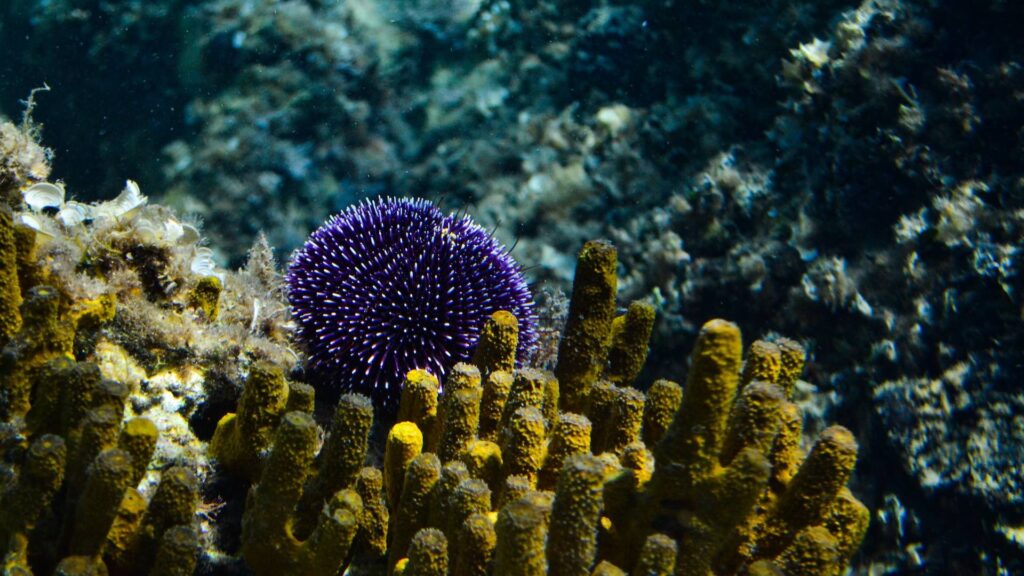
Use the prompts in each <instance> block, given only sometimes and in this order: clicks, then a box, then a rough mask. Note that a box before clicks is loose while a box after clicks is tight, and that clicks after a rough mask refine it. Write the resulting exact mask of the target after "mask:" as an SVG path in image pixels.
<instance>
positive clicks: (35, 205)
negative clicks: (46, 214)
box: [21, 182, 64, 212]
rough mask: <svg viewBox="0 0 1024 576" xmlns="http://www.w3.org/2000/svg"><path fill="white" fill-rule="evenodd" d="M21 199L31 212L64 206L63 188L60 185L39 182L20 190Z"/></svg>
mask: <svg viewBox="0 0 1024 576" xmlns="http://www.w3.org/2000/svg"><path fill="white" fill-rule="evenodd" d="M21 197H22V198H24V199H25V204H28V207H29V208H31V209H32V211H33V212H42V211H43V210H45V209H47V208H60V207H61V206H63V205H64V187H63V186H62V185H60V184H51V183H49V182H39V183H37V184H33V185H31V186H29V187H28V188H26V189H24V190H22V192H21Z"/></svg>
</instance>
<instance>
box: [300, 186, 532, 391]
mask: <svg viewBox="0 0 1024 576" xmlns="http://www.w3.org/2000/svg"><path fill="white" fill-rule="evenodd" d="M287 280H288V299H289V301H290V302H291V306H292V312H293V314H294V316H295V319H296V320H297V321H298V323H299V327H300V328H299V333H300V336H301V338H302V340H303V341H304V342H305V344H306V346H307V347H308V352H309V357H310V367H311V368H312V370H313V372H314V373H315V374H316V375H317V376H318V377H323V378H325V379H326V380H327V383H326V384H325V385H324V386H325V387H327V388H333V389H335V390H345V391H356V392H362V393H366V394H369V395H371V396H372V397H373V398H374V399H375V400H377V401H378V402H380V403H382V404H385V405H389V406H393V405H395V403H396V402H397V399H398V393H399V389H400V387H401V384H402V381H403V380H404V379H405V375H406V374H407V373H408V372H409V371H410V370H413V369H416V368H422V369H425V370H429V371H430V372H431V373H432V374H434V375H436V376H438V377H439V378H441V379H442V380H443V378H444V375H445V374H447V373H448V371H449V370H450V369H451V367H452V366H453V365H454V364H455V363H456V362H460V361H468V360H469V359H470V354H471V353H472V351H473V349H474V348H475V347H476V343H477V340H478V339H479V337H480V330H481V329H482V328H483V325H484V321H485V320H487V318H488V317H490V315H491V314H493V313H494V312H497V311H499V310H506V311H509V312H511V313H512V314H513V315H515V317H516V318H518V319H519V335H520V337H519V348H518V353H517V355H518V357H519V358H522V357H523V356H524V355H525V353H526V352H527V351H528V350H529V349H530V347H531V346H532V345H533V343H534V341H535V340H536V336H535V332H536V328H535V326H536V315H535V313H534V311H533V298H532V296H531V295H530V291H529V288H528V287H527V285H526V280H525V279H524V278H523V275H522V271H521V269H520V266H519V264H517V263H516V261H515V260H514V259H513V258H512V256H511V255H510V254H509V252H508V250H506V249H505V247H504V246H502V245H501V244H500V243H499V242H498V241H497V240H496V239H495V238H494V237H493V236H491V235H490V234H488V233H487V231H486V230H484V229H483V228H481V227H480V226H478V225H477V224H476V223H474V222H473V220H472V219H471V218H470V217H468V216H463V217H461V218H458V217H455V216H453V215H448V216H445V215H443V214H442V213H441V211H440V210H438V209H437V208H436V207H435V206H434V205H433V204H431V203H430V202H428V201H426V200H414V199H393V198H382V199H377V200H373V201H368V202H363V203H361V204H359V205H357V206H355V207H352V208H350V209H348V210H346V211H345V212H342V213H341V214H339V215H337V216H335V217H333V218H331V219H330V220H329V221H328V222H327V223H326V224H324V225H323V226H322V227H321V228H320V229H319V230H317V231H316V232H314V233H313V235H312V236H311V237H310V238H309V240H308V241H307V242H306V244H305V246H303V247H302V249H301V250H299V252H298V253H297V254H296V255H295V257H294V259H293V260H292V263H291V266H290V268H289V271H288V276H287Z"/></svg>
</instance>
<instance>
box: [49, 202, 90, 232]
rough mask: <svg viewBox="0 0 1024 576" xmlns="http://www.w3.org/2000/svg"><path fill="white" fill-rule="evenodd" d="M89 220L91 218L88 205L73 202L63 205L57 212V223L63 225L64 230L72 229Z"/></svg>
mask: <svg viewBox="0 0 1024 576" xmlns="http://www.w3.org/2000/svg"><path fill="white" fill-rule="evenodd" d="M90 218H92V207H91V206H89V205H88V204H82V203H81V202H75V201H74V200H72V201H70V202H68V203H67V204H65V205H64V207H63V208H61V209H60V211H59V212H57V221H58V222H60V223H61V224H63V225H64V227H65V228H74V227H75V226H78V225H79V224H81V223H83V222H85V221H86V220H88V219H90Z"/></svg>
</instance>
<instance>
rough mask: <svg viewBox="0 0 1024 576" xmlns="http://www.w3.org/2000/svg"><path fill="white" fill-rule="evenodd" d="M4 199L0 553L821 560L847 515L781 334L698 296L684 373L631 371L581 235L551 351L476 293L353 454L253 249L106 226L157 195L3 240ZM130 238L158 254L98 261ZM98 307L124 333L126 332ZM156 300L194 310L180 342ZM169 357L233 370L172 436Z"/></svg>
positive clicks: (186, 370)
mask: <svg viewBox="0 0 1024 576" xmlns="http://www.w3.org/2000/svg"><path fill="white" fill-rule="evenodd" d="M0 182H8V181H4V180H0ZM27 184H28V183H27V182H24V181H19V182H14V183H13V184H10V183H7V184H5V185H6V186H14V187H15V188H17V187H19V186H24V185H27ZM3 197H4V198H8V199H9V198H14V197H15V194H14V193H12V192H11V191H10V190H5V191H4V194H3ZM9 204H11V206H9V207H3V208H2V209H0V261H2V263H3V269H2V272H0V344H2V345H3V355H2V357H0V366H2V367H3V370H2V372H0V420H2V426H0V445H2V446H3V447H4V448H5V449H6V450H5V460H4V461H3V463H2V465H0V470H2V471H3V472H4V476H2V477H0V553H2V557H3V560H2V562H3V564H2V565H3V568H4V573H5V574H8V573H9V574H45V573H58V574H159V575H186V574H192V573H193V572H194V571H196V570H197V565H198V564H199V563H200V562H202V563H203V564H204V565H205V566H206V567H205V568H204V570H205V571H207V572H208V571H210V570H215V569H216V567H217V566H218V565H220V564H222V563H228V562H230V561H231V559H230V558H228V556H230V555H235V556H236V558H238V559H240V560H241V561H242V562H244V564H245V565H246V566H247V568H248V569H249V570H250V571H251V572H252V573H254V574H256V575H258V576H259V575H274V576H279V575H285V576H287V575H309V576H319V575H323V576H329V575H335V574H338V573H341V571H343V570H347V572H348V573H350V574H382V575H388V574H405V575H436V576H443V575H447V574H452V575H456V576H485V575H488V574H494V575H500V576H506V575H519V574H521V575H540V574H553V575H566V576H587V575H590V574H652V575H669V574H686V575H691V574H696V575H707V576H712V575H714V576H721V575H726V574H738V573H745V574H801V575H804V574H806V575H810V576H814V575H828V576H835V575H838V574H841V573H842V572H843V571H844V569H845V566H846V565H847V563H848V562H849V560H850V558H851V557H852V555H853V554H854V552H855V551H856V550H857V547H858V546H859V544H860V541H861V539H862V538H863V536H864V533H865V531H866V529H867V524H868V512H867V510H866V508H865V507H864V506H863V505H862V504H861V503H860V502H859V501H858V500H857V499H856V498H855V497H854V496H853V495H852V494H851V493H850V491H849V490H848V489H847V488H846V483H847V481H848V480H849V478H850V474H851V472H852V470H853V467H854V464H855V461H856V457H857V444H856V442H855V440H854V437H853V435H852V434H851V433H850V432H849V431H848V430H846V429H845V428H842V427H839V426H833V427H830V428H828V429H826V430H825V431H824V432H822V433H821V434H820V435H819V437H818V439H817V440H816V441H815V442H814V444H813V446H812V447H811V449H810V451H809V453H808V454H806V455H805V454H804V453H803V451H802V450H801V435H802V426H801V415H800V410H799V408H797V406H796V405H795V404H793V402H792V394H793V389H794V385H795V383H796V381H797V379H798V378H799V375H800V372H801V370H802V367H803V350H802V349H801V348H800V347H799V346H798V345H797V344H796V343H794V342H793V341H790V340H785V339H779V340H777V341H773V342H767V341H757V342H754V343H753V344H752V345H751V346H750V347H749V349H748V351H747V354H746V357H745V358H744V356H743V346H742V342H741V336H740V331H739V328H738V327H737V326H736V325H734V324H732V323H730V322H727V321H725V320H712V321H710V322H707V323H706V324H705V325H704V326H703V328H702V329H701V331H700V335H699V337H698V339H697V343H696V345H695V347H694V350H693V351H692V356H691V365H690V370H689V374H688V375H687V378H686V382H685V384H684V385H682V386H680V385H679V384H677V383H675V382H671V381H668V380H659V381H657V382H654V383H653V384H652V385H651V386H650V387H649V388H648V389H647V391H646V393H644V392H642V391H640V390H639V389H637V388H635V387H634V385H635V384H636V382H635V381H636V378H637V376H638V374H639V373H640V371H641V368H642V367H643V364H644V361H645V359H646V354H647V349H648V348H647V342H648V339H649V338H650V335H651V330H652V326H653V322H654V310H653V308H652V307H650V306H649V305H647V304H644V303H634V304H633V305H631V306H630V307H629V308H628V310H627V312H626V313H625V314H624V315H622V316H618V317H616V306H615V292H616V276H615V268H616V251H615V248H614V247H613V246H612V245H611V244H609V243H606V242H590V243H587V244H586V245H585V246H584V247H583V249H582V250H581V252H580V259H579V269H578V271H577V274H576V281H575V284H574V288H573V298H572V303H571V306H570V310H569V316H568V321H567V323H566V326H565V331H564V334H563V337H562V340H561V346H560V350H559V359H558V364H557V366H556V368H555V370H554V372H553V373H552V372H547V371H544V370H538V369H534V368H529V367H518V368H517V367H516V351H517V347H518V343H517V339H518V332H517V323H516V319H515V317H514V316H512V315H511V314H510V313H508V312H506V311H499V312H496V313H495V314H494V315H493V316H492V318H491V319H490V321H489V322H488V324H487V325H486V326H485V327H484V329H483V330H482V332H481V339H480V341H479V344H478V347H477V349H476V352H475V354H474V355H473V356H472V358H473V362H472V363H461V364H457V365H456V366H454V367H453V368H452V369H451V370H450V372H449V373H448V375H447V377H446V378H445V381H444V382H438V380H437V378H436V377H435V376H434V375H433V374H431V373H429V372H427V371H424V370H413V371H411V372H409V374H408V376H407V378H406V382H405V385H404V388H403V391H402V394H401V398H400V402H399V406H398V411H397V421H396V422H395V423H394V424H393V425H392V426H391V428H390V430H388V431H387V432H386V434H385V433H384V431H381V436H382V437H383V438H382V440H383V442H382V443H383V450H382V453H378V452H380V451H379V450H375V449H374V440H373V439H374V437H375V435H374V433H373V426H374V406H373V404H372V403H371V401H370V400H369V399H368V398H367V397H365V396H362V395H359V394H345V395H342V396H341V397H340V399H339V400H338V403H337V405H336V407H335V409H334V411H333V416H332V417H330V422H329V425H328V426H327V428H328V429H327V430H326V432H324V431H322V430H321V429H320V427H319V426H318V423H317V420H316V419H314V415H313V412H314V391H313V388H312V387H310V386H308V385H306V384H301V383H298V382H290V381H289V379H288V376H289V375H290V374H291V372H290V369H291V368H292V364H293V360H288V359H287V358H288V357H289V355H288V354H287V353H284V352H282V350H286V349H287V346H288V345H287V342H286V341H284V340H281V339H279V338H280V335H281V334H284V333H286V332H287V331H286V330H285V329H280V328H279V327H277V326H276V324H275V321H274V320H272V318H273V317H272V316H271V315H269V314H268V315H265V316H264V315H263V314H266V308H264V306H266V305H268V304H271V303H272V302H273V299H272V298H266V299H259V298H257V297H256V296H255V295H254V294H256V293H257V292H258V290H257V289H255V288H254V286H258V285H261V284H259V281H258V280H257V279H258V278H259V277H266V274H264V273H265V272H266V271H265V270H264V271H260V270H250V271H243V272H240V273H234V274H240V275H242V276H233V275H231V274H220V275H218V274H211V273H210V272H211V269H210V268H209V267H204V266H202V265H200V266H198V271H194V272H186V271H183V268H182V267H180V266H178V264H176V262H180V261H182V260H181V253H183V252H187V253H188V254H190V255H195V253H196V252H195V250H196V248H195V246H194V245H189V246H187V247H183V246H182V245H180V244H177V243H176V241H170V242H169V241H167V240H166V238H165V239H163V240H160V239H159V238H160V237H159V235H158V236H157V238H158V239H157V240H154V239H153V238H154V236H153V235H152V234H149V235H148V236H146V238H148V240H144V239H139V238H136V237H134V236H132V234H133V232H132V231H133V230H135V229H136V228H137V227H139V226H142V227H144V228H147V230H149V232H150V233H151V232H152V230H151V228H152V224H153V222H154V219H157V218H158V217H161V218H162V217H164V216H166V213H165V212H163V211H161V209H159V208H154V207H148V208H146V209H144V210H142V212H138V210H139V209H138V208H136V209H135V210H137V211H136V212H135V213H133V214H127V215H126V216H125V217H124V219H125V220H126V221H125V222H120V223H116V224H112V223H106V224H103V223H99V224H98V226H100V227H102V226H107V227H108V228H104V229H102V230H105V231H102V230H101V229H95V226H97V225H94V228H90V229H82V230H79V231H78V232H75V231H70V229H61V230H63V231H61V232H59V235H58V236H51V235H48V232H47V231H51V230H54V229H56V228H51V226H53V227H56V224H55V223H53V222H50V220H51V217H50V216H48V215H45V214H39V215H36V214H33V213H30V212H20V213H21V214H27V215H30V216H33V217H34V218H35V220H32V219H31V218H30V219H29V221H38V222H42V223H43V224H42V225H40V226H38V230H36V232H35V233H37V234H38V238H36V240H35V241H34V242H25V241H23V240H22V241H16V239H17V238H21V237H22V236H24V234H25V232H24V231H20V232H19V229H18V228H17V227H18V226H20V224H18V222H19V220H18V214H19V210H20V208H21V206H19V205H18V204H17V202H14V201H11V202H9ZM140 214H142V215H143V216H144V218H143V216H140ZM140 218H143V220H144V222H143V220H140ZM76 226H85V225H84V224H76ZM111 226H112V227H113V228H109V227H111ZM133 226H134V227H136V228H133ZM115 229H116V231H117V234H115V233H114V232H115ZM75 234H77V235H78V236H77V237H78V238H79V241H80V243H82V244H83V245H85V246H88V248H87V249H84V250H81V251H80V252H76V253H74V256H75V257H74V258H72V259H71V260H70V261H69V260H68V256H67V255H66V254H64V255H62V254H60V252H59V251H57V250H55V249H54V245H55V243H57V242H58V241H60V240H61V239H65V238H67V237H70V236H69V235H75ZM83 235H85V236H84V238H85V240H82V238H83ZM133 242H135V243H137V244H140V245H146V246H148V247H149V248H147V250H141V249H138V250H136V251H135V252H134V253H136V254H153V253H155V252H159V251H161V250H162V251H163V254H164V256H163V257H161V258H155V259H154V258H149V259H144V260H142V261H134V262H132V263H127V262H123V261H119V260H116V259H115V260H112V258H114V257H115V255H116V251H112V250H114V249H113V248H112V247H113V246H118V245H119V246H125V245H130V244H132V243H133ZM147 242H148V244H147ZM259 261H266V257H265V254H263V255H260V257H258V258H254V259H253V262H259ZM255 265H256V264H254V266H255ZM24 266H31V267H32V270H24V271H23V270H22V268H23V267H24ZM150 266H158V267H159V269H151V268H149V267H150ZM132 274H134V275H135V276H133V277H134V278H136V279H135V280H130V279H126V278H128V277H132ZM246 274H247V276H245V275H246ZM143 277H145V278H149V279H150V280H151V281H143V279H142V278H143ZM271 277H272V274H271ZM20 278H32V279H35V280H30V281H26V282H25V283H24V284H23V283H22V282H21V281H20ZM88 278H91V279H92V280H91V281H90V282H85V280H84V279H88ZM239 278H243V279H246V280H245V282H247V283H242V282H241V281H240V280H239ZM103 286H111V287H112V288H110V289H103ZM271 292H272V290H269V289H268V290H267V292H266V293H263V295H264V297H265V294H269V293H271ZM254 300H259V304H258V305H254V306H251V307H249V305H251V304H253V302H254ZM126 326H133V327H138V326H147V327H149V331H147V332H146V333H145V334H144V335H142V336H140V337H137V338H135V339H131V338H129V337H128V336H127V332H128V330H127V329H126ZM170 326H178V328H177V329H178V330H181V326H186V327H188V328H194V329H195V334H202V335H205V336H203V338H206V340H203V344H202V346H203V348H202V349H201V350H198V351H197V350H196V348H195V347H194V346H195V345H192V347H190V345H187V344H182V343H181V341H180V340H176V338H177V336H175V335H174V334H175V333H176V332H174V330H172V329H171V328H170ZM154 327H155V328H154ZM197 337H198V336H197ZM213 340H217V341H218V342H219V343H220V344H219V347H218V346H215V345H214V344H213V343H212V341H213ZM171 342H179V344H180V346H179V347H178V348H175V347H174V346H169V345H168V344H169V343H171ZM111 351H113V352H111ZM224 358H232V359H233V360H230V361H228V360H224ZM115 359H120V360H119V361H115ZM240 359H241V360H240ZM169 369H173V371H174V373H175V374H177V376H176V377H177V378H179V380H175V382H176V383H177V384H175V386H177V388H176V389H178V390H179V391H180V390H181V389H188V388H187V386H186V383H187V382H191V381H193V380H190V378H193V379H194V378H198V379H199V380H200V381H201V382H214V381H216V380H217V379H220V381H227V382H229V383H234V384H236V385H237V386H238V387H239V388H240V389H241V392H240V394H238V393H237V392H236V394H235V395H234V398H233V401H237V408H235V409H234V411H233V412H232V413H226V414H225V413H224V412H222V413H221V415H218V417H217V418H215V419H214V420H213V421H212V422H207V423H206V424H203V425H204V426H206V428H207V431H206V432H202V433H201V434H197V433H196V431H195V430H194V429H193V428H192V426H191V424H190V423H189V419H190V418H192V419H193V421H194V422H201V421H202V418H201V417H200V416H202V414H201V413H199V414H198V415H197V413H196V412H194V410H195V409H196V408H195V406H194V405H190V404H189V403H190V402H192V403H194V402H195V400H194V399H189V397H188V396H187V394H184V393H181V394H179V395H178V396H177V397H175V396H174V394H173V393H171V392H170V390H171V388H173V387H170V388H165V389H156V388H152V387H153V386H156V385H157V384H158V383H159V382H161V381H163V380H161V379H162V378H168V376H167V371H168V370H169ZM140 374H141V376H140ZM196 374H199V376H195V375H196ZM189 375H192V376H189ZM147 387H150V388H147ZM182 387H185V388H182ZM229 388H230V386H229ZM222 392H223V391H222ZM207 393H213V392H212V391H210V390H207ZM155 394H163V396H161V397H159V398H156V397H155V396H153V395H155ZM175 398H177V400H176V401H175ZM225 412H226V411H225ZM213 422H216V424H215V425H214V424H213ZM385 438H386V439H385ZM225 479H227V480H228V481H229V482H234V483H235V485H236V488H235V489H234V492H233V493H226V494H227V497H229V498H235V499H236V500H239V499H241V498H242V496H241V495H242V494H247V496H245V497H244V500H245V504H244V512H243V513H241V516H240V522H239V524H240V528H238V527H236V530H237V531H238V532H240V533H239V534H235V535H234V536H235V537H237V538H240V540H238V541H237V543H236V545H235V546H234V547H233V548H232V547H231V546H230V545H229V546H228V547H229V548H232V549H230V550H228V551H227V552H226V553H225V552H224V551H222V550H221V549H220V546H221V542H222V539H223V536H224V535H222V534H218V533H217V532H218V530H223V529H224V528H222V527H221V526H219V525H218V524H217V523H216V521H215V520H211V519H210V518H211V505H210V503H209V502H206V501H205V500H206V498H207V496H206V495H205V492H204V490H205V489H204V488H203V487H204V485H212V484H215V480H217V481H223V480H225ZM212 515H215V513H213V514H212Z"/></svg>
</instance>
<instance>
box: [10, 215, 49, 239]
mask: <svg viewBox="0 0 1024 576" xmlns="http://www.w3.org/2000/svg"><path fill="white" fill-rule="evenodd" d="M18 222H19V223H21V224H24V225H25V226H28V227H29V228H31V229H33V230H35V231H36V232H38V233H40V234H43V235H45V236H49V237H51V238H52V237H53V236H54V234H53V231H52V230H50V229H49V227H48V226H46V224H45V222H44V220H43V219H42V218H40V217H39V216H36V215H35V214H20V215H18Z"/></svg>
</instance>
